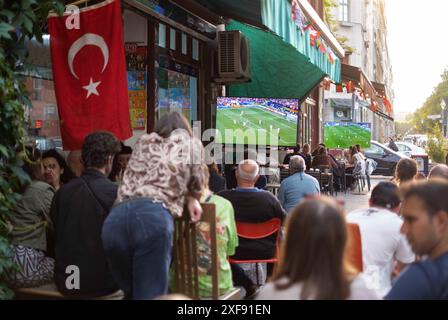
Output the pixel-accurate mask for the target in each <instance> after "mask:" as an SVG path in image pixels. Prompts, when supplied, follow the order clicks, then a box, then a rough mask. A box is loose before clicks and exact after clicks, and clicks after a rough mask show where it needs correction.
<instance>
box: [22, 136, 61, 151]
mask: <svg viewBox="0 0 448 320" xmlns="http://www.w3.org/2000/svg"><path fill="white" fill-rule="evenodd" d="M27 141H28V143H30V144H32V145H34V146H36V148H38V149H39V150H41V151H47V150H49V149H57V150H59V151H62V140H61V139H60V138H48V137H29V138H28V139H27Z"/></svg>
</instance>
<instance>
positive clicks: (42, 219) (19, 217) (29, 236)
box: [6, 147, 55, 288]
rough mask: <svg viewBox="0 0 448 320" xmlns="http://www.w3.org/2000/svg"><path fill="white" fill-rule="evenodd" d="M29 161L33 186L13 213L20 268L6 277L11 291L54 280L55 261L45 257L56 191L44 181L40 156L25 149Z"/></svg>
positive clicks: (13, 240)
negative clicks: (51, 209) (47, 233)
mask: <svg viewBox="0 0 448 320" xmlns="http://www.w3.org/2000/svg"><path fill="white" fill-rule="evenodd" d="M26 153H27V156H28V159H29V162H26V163H25V165H24V166H23V170H24V171H25V172H26V173H27V174H28V175H29V176H30V178H31V183H30V184H29V185H27V186H25V190H24V192H23V194H22V197H21V198H20V199H19V201H18V202H17V204H16V206H15V207H14V209H13V211H12V214H11V224H12V228H13V229H12V233H11V243H12V253H13V261H14V263H15V264H16V265H17V269H14V270H12V271H11V272H9V273H8V274H7V278H6V281H7V282H8V283H9V285H10V286H11V287H12V288H26V287H37V286H40V285H44V284H47V283H51V282H52V281H53V270H54V260H53V259H52V258H50V257H48V256H46V252H47V236H46V232H47V229H51V220H50V208H51V202H52V200H53V196H54V192H55V191H54V189H53V187H52V186H51V185H49V184H48V183H46V182H45V181H44V172H43V165H42V159H41V153H40V152H39V150H37V149H32V148H28V147H27V148H26Z"/></svg>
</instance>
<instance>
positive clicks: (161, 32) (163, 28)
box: [158, 23, 166, 48]
mask: <svg viewBox="0 0 448 320" xmlns="http://www.w3.org/2000/svg"><path fill="white" fill-rule="evenodd" d="M158 45H159V47H162V48H165V47H166V26H165V25H164V24H163V23H160V24H159V41H158Z"/></svg>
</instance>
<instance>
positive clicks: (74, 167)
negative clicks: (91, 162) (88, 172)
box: [67, 150, 84, 178]
mask: <svg viewBox="0 0 448 320" xmlns="http://www.w3.org/2000/svg"><path fill="white" fill-rule="evenodd" d="M67 165H68V167H69V168H70V170H71V171H72V172H73V174H74V176H75V177H77V178H79V177H80V176H81V174H82V172H83V171H84V165H83V164H82V157H81V150H76V151H70V153H69V154H68V156H67Z"/></svg>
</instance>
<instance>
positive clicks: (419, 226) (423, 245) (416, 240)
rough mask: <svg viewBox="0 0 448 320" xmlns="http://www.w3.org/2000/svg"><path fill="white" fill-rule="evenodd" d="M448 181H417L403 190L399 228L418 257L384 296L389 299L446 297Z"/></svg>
mask: <svg viewBox="0 0 448 320" xmlns="http://www.w3.org/2000/svg"><path fill="white" fill-rule="evenodd" d="M446 195H448V183H447V182H444V181H429V182H420V183H417V184H415V185H413V186H411V187H409V189H408V190H405V192H404V202H403V207H402V214H403V218H404V223H403V226H402V227H401V232H402V233H403V234H405V235H406V237H407V239H408V240H409V243H410V245H411V247H412V250H413V251H414V252H415V253H416V254H417V255H420V256H423V257H424V259H423V260H422V261H419V262H416V263H413V264H412V265H410V266H409V268H408V269H407V270H406V271H405V272H404V273H403V274H402V275H401V276H400V277H399V278H398V280H397V282H396V283H395V284H394V286H393V287H392V290H391V291H390V292H389V294H388V295H387V296H386V298H387V299H390V300H411V299H412V300H423V299H428V300H435V299H448V197H447V196H446Z"/></svg>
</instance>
